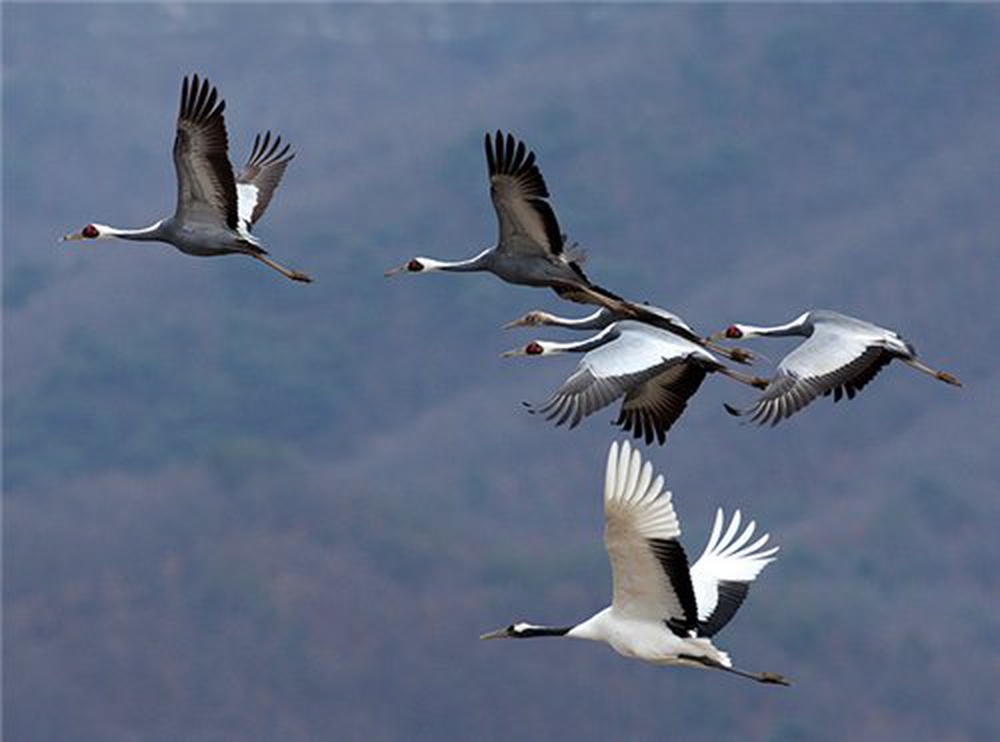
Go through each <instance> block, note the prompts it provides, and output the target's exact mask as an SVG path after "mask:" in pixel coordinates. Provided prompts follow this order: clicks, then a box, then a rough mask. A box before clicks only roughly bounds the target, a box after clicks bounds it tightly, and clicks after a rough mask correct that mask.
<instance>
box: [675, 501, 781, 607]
mask: <svg viewBox="0 0 1000 742" xmlns="http://www.w3.org/2000/svg"><path fill="white" fill-rule="evenodd" d="M740 521H741V515H740V511H739V510H737V511H736V512H735V513H733V519H732V520H731V521H730V523H729V528H727V529H726V532H725V535H722V528H723V525H724V524H725V515H724V514H723V512H722V508H719V509H718V511H716V514H715V524H714V525H713V526H712V534H711V535H710V536H709V538H708V544H706V545H705V551H704V552H702V555H701V556H700V557H698V561H697V562H695V563H694V566H693V567H691V582H692V584H693V587H694V596H695V602H696V603H697V604H698V619H699V620H700V621H704V620H706V619H707V618H708V617H709V616H711V615H712V612H713V611H714V610H715V607H716V606H717V605H718V602H719V583H720V582H723V581H725V582H745V583H749V582H753V580H754V579H756V577H757V575H758V574H760V571H761V570H762V569H764V567H766V566H767V565H768V564H769V563H770V562H773V561H774V558H775V557H774V555H775V554H777V553H778V547H777V546H773V547H771V548H770V549H764V548H763V547H764V545H765V544H766V543H767V541H768V539H769V538H770V536H769V535H768V534H766V533H765V534H764V535H763V536H761V537H760V538H758V539H757V540H756V541H754V542H753V543H752V544H749V545H747V542H748V541H749V540H750V539H751V537H752V536H753V534H754V530H755V529H756V525H757V524H756V523H755V522H754V521H750V523H749V524H747V527H746V528H745V529H744V530H743V532H742V533H739V529H740ZM737 534H739V535H738V536H737Z"/></svg>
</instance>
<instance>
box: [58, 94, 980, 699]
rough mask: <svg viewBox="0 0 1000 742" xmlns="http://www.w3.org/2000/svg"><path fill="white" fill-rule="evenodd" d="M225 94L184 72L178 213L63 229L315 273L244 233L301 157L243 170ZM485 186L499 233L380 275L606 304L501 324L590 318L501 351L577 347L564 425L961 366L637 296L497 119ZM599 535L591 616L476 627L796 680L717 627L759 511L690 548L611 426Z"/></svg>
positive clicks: (748, 555) (729, 606)
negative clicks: (769, 372)
mask: <svg viewBox="0 0 1000 742" xmlns="http://www.w3.org/2000/svg"><path fill="white" fill-rule="evenodd" d="M224 110H225V102H224V101H223V100H222V99H221V98H220V97H219V95H218V92H217V91H216V89H215V88H214V87H213V86H212V85H211V84H210V83H209V81H208V80H207V79H199V77H198V76H197V75H194V76H192V77H191V78H190V79H188V78H184V81H183V84H182V88H181V103H180V112H179V114H178V117H177V132H176V137H175V139H174V149H173V157H174V165H175V168H176V174H177V206H176V210H175V212H174V214H173V216H169V217H166V218H163V219H160V220H159V221H157V222H155V223H154V224H152V225H151V226H149V227H145V228H142V229H118V228H114V227H109V226H106V225H103V224H96V223H90V224H87V225H86V226H85V227H84V228H83V229H82V230H80V231H79V232H76V233H73V234H69V235H66V236H65V237H64V238H63V239H64V240H93V239H103V238H110V237H117V238H120V239H126V240H140V241H158V242H166V243H168V244H171V245H173V246H174V247H176V248H177V249H178V250H180V251H181V252H183V253H185V254H188V255H195V256H201V257H208V256H217V255H230V254H241V255H247V256H249V257H251V258H253V259H255V260H257V261H259V262H261V263H262V264H264V265H266V266H267V267H269V268H271V269H273V270H275V271H277V272H278V273H281V274H282V275H283V276H285V277H286V278H289V279H291V280H293V281H299V282H310V281H311V280H312V279H311V278H310V277H309V276H307V275H306V274H304V273H301V272H299V271H295V270H291V269H289V268H286V267H284V266H282V265H280V264H278V263H276V262H274V261H273V260H271V259H270V258H268V257H266V256H267V251H266V249H265V248H264V245H263V244H262V242H261V241H260V240H259V239H257V237H255V236H254V235H253V234H252V230H253V227H254V226H255V225H256V223H257V222H258V221H259V219H260V218H261V216H263V214H264V211H265V210H266V209H267V206H268V204H269V203H270V201H271V198H272V196H273V195H274V191H275V190H276V189H277V187H278V185H279V184H280V182H281V179H282V176H283V175H284V173H285V170H286V168H287V167H288V164H289V162H291V160H292V158H293V157H294V156H295V155H294V154H293V153H292V152H291V151H290V148H289V146H288V145H285V146H284V147H282V141H281V137H279V136H275V137H274V138H273V139H272V136H271V133H270V132H267V133H265V134H264V135H263V136H261V135H260V134H258V135H257V136H256V138H255V140H254V145H253V148H252V151H251V153H250V156H249V158H248V159H247V162H246V164H245V165H244V167H243V169H242V170H241V171H240V172H239V173H236V172H234V170H233V167H232V165H231V163H230V160H229V154H228V137H227V133H226V125H225V119H224V117H223V112H224ZM485 150H486V162H487V171H488V177H489V185H490V198H491V199H492V201H493V206H494V209H495V210H496V214H497V221H498V224H499V235H498V238H497V242H496V244H495V245H494V246H493V247H490V248H488V249H485V250H483V251H482V252H480V253H478V254H477V255H475V256H474V257H472V258H469V259H466V260H458V261H444V260H438V259H434V258H427V257H420V256H418V257H414V258H412V259H410V260H408V261H407V262H406V263H404V264H403V265H401V266H399V267H398V268H394V269H392V270H389V271H386V273H385V275H386V276H387V277H388V276H392V275H396V274H423V273H432V272H438V271H444V272H484V271H485V272H489V273H493V274H494V275H496V276H497V277H499V278H500V279H502V280H504V281H506V282H508V283H511V284H517V285H522V286H534V287H543V288H550V289H552V290H553V291H555V292H556V294H558V295H559V296H560V297H561V298H563V299H566V300H569V301H572V302H576V303H580V304H588V305H593V306H596V307H598V308H597V310H596V311H595V312H593V313H592V314H590V315H587V316H585V317H580V318H575V319H574V318H566V317H559V316H556V315H553V314H549V313H547V312H542V311H532V312H529V313H527V314H525V315H524V316H523V317H521V318H519V319H517V320H514V321H513V322H510V323H508V324H507V325H505V327H506V328H516V327H535V326H555V327H562V328H567V329H571V330H579V331H596V334H594V335H592V336H590V337H588V338H586V339H584V340H580V341H577V342H552V341H546V340H533V341H531V342H529V343H527V344H526V345H524V346H523V347H520V348H517V349H515V350H512V351H509V352H507V353H504V354H503V355H504V356H548V355H557V354H560V353H582V354H583V357H582V358H581V360H580V362H579V365H578V367H577V369H576V371H575V373H573V375H572V376H570V377H569V378H568V379H567V380H566V381H565V382H564V383H563V384H562V385H561V386H560V387H559V388H558V389H557V390H556V392H555V393H554V394H553V395H552V396H551V398H550V399H549V400H548V401H546V402H544V403H542V404H540V405H528V409H529V411H530V412H533V413H537V414H539V415H542V416H543V417H545V418H546V419H547V420H550V421H554V422H555V424H556V425H563V424H564V423H568V424H569V427H570V428H573V427H575V426H576V425H578V424H579V423H580V422H581V421H582V420H583V419H584V418H585V417H587V416H589V415H592V414H593V413H595V412H597V411H598V410H601V409H603V408H605V407H607V406H609V405H611V404H612V403H613V402H615V401H616V400H618V399H622V404H621V409H620V411H619V414H618V418H617V419H616V420H615V422H614V424H615V425H617V426H619V427H620V428H622V429H623V430H625V431H627V432H630V433H631V434H632V435H633V436H634V437H635V438H637V439H641V440H644V441H645V442H646V444H653V443H654V442H655V443H659V444H661V445H662V444H664V443H665V441H666V437H667V432H668V431H669V430H670V429H671V428H672V426H673V425H674V424H675V423H676V422H677V420H678V419H679V418H680V417H681V415H682V414H683V413H684V410H685V409H686V407H687V405H688V402H689V401H690V399H691V398H692V397H693V396H694V394H695V393H696V392H697V391H698V389H699V387H700V386H701V384H702V382H704V380H705V378H706V377H707V376H708V375H710V374H718V375H720V376H724V377H727V378H729V379H732V380H734V381H737V382H740V383H742V384H746V385H749V386H753V387H755V388H758V389H760V390H762V391H761V394H760V397H759V398H758V399H757V401H756V402H754V403H753V404H752V405H751V406H750V407H749V408H747V409H744V410H740V409H737V408H735V407H733V406H731V405H728V404H727V405H726V410H727V411H729V412H730V413H731V414H733V415H737V416H746V418H747V420H748V421H751V422H755V423H759V424H761V425H764V424H770V425H775V424H777V423H778V422H780V421H781V420H783V419H785V418H788V417H790V416H791V415H793V414H795V413H796V412H798V411H799V410H801V409H802V408H803V407H805V406H806V405H808V404H809V403H810V402H812V401H813V400H814V399H816V397H818V396H821V395H823V396H826V395H831V394H832V395H833V397H834V401H839V400H840V399H841V398H842V397H843V396H844V395H845V394H846V396H847V397H848V398H853V397H854V395H855V394H856V393H857V392H858V391H860V390H861V389H862V388H864V387H865V386H866V385H867V384H868V383H869V382H870V381H871V380H872V379H873V378H874V377H875V376H876V375H877V374H878V372H879V371H880V370H881V369H882V368H883V367H884V366H886V365H887V364H888V363H889V362H890V361H892V360H893V359H898V360H900V361H902V362H903V363H905V364H907V365H909V366H911V367H913V368H915V369H917V370H918V371H921V372H924V373H926V374H929V375H931V376H933V377H934V378H936V379H938V380H940V381H943V382H945V383H947V384H951V385H954V386H961V384H960V383H959V381H958V380H957V379H956V378H955V377H954V376H952V375H951V374H948V373H945V372H943V371H937V370H935V369H932V368H930V367H929V366H927V365H926V364H924V363H923V362H922V361H920V360H918V359H917V357H916V352H915V350H914V348H913V346H912V345H911V344H910V343H908V342H907V341H905V340H903V339H902V338H901V337H900V336H899V335H897V334H896V333H895V332H893V331H891V330H887V329H885V328H882V327H879V326H877V325H875V324H872V323H870V322H866V321H863V320H859V319H855V318H853V317H848V316H846V315H843V314H839V313H837V312H831V311H826V310H813V311H809V312H805V313H803V314H802V315H801V316H799V317H798V318H797V319H795V320H793V321H792V322H789V323H787V324H784V325H777V326H774V327H757V326H753V325H747V324H734V325H731V326H729V327H728V328H727V329H726V330H724V331H722V332H718V333H715V334H714V335H711V336H709V337H704V336H702V335H700V334H698V333H697V332H696V331H695V330H693V329H692V328H691V326H690V325H688V324H687V323H686V322H685V321H684V320H682V319H681V318H680V317H678V316H677V315H676V314H673V313H672V312H669V311H667V310H665V309H661V308H659V307H655V306H651V305H649V304H641V303H635V302H632V301H630V300H628V299H626V298H623V297H621V296H619V295H617V294H615V293H613V292H611V291H609V290H607V289H605V288H602V287H601V286H598V285H596V284H594V283H593V282H591V280H590V279H589V278H588V277H587V275H586V274H585V273H584V271H583V268H582V265H581V263H582V258H583V254H582V252H581V251H580V250H579V249H578V248H577V247H576V246H575V245H574V244H571V243H569V242H568V240H567V238H566V235H565V234H564V233H563V232H562V230H561V229H560V226H559V222H558V220H557V219H556V215H555V211H554V210H553V208H552V206H551V204H550V203H549V201H548V198H549V190H548V187H547V186H546V184H545V180H544V178H543V177H542V173H541V171H540V169H539V167H538V164H537V162H536V159H535V154H534V152H532V151H530V150H528V148H527V147H526V146H525V144H524V142H521V141H519V140H517V139H515V138H514V136H513V135H511V134H507V135H506V136H505V135H504V134H503V133H502V132H500V131H497V132H496V135H495V136H491V135H490V134H487V135H486V137H485ZM772 336H800V337H804V338H805V340H804V342H802V343H801V344H800V345H799V346H798V347H797V348H795V349H794V350H793V351H791V352H790V353H789V354H788V355H787V356H785V357H784V358H783V359H782V360H781V361H780V362H779V363H778V365H777V368H776V371H775V373H774V375H773V376H771V378H769V379H765V378H761V377H757V376H752V375H748V374H746V373H743V372H742V371H737V370H735V369H733V368H730V367H729V366H727V365H726V364H725V363H724V362H722V361H721V360H719V356H721V357H723V358H726V359H728V360H730V361H733V362H736V363H740V364H748V363H750V362H752V361H753V360H754V356H753V354H751V353H749V352H748V351H746V350H744V349H742V348H734V347H726V346H723V345H721V344H720V343H721V342H722V341H725V340H746V339H750V338H755V337H772ZM604 515H605V532H604V543H605V546H606V547H607V551H608V557H609V559H610V561H611V568H612V574H613V597H612V602H611V606H609V607H608V608H606V609H604V610H603V611H601V612H599V613H597V614H596V615H595V616H593V617H591V618H589V619H587V620H586V621H584V622H582V623H579V624H576V625H573V626H563V627H551V626H538V625H534V624H529V623H524V622H518V623H514V624H511V625H510V626H507V627H506V628H503V629H500V630H497V631H494V632H490V633H488V634H484V635H483V636H482V637H481V638H483V639H498V638H528V637H541V636H568V637H574V638H581V639H590V640H594V641H603V642H605V643H607V644H609V645H610V646H611V647H612V648H613V649H615V651H617V652H618V653H620V654H622V655H624V656H626V657H632V658H636V659H641V660H645V661H647V662H651V663H654V664H662V665H682V666H691V667H702V668H714V669H719V670H724V671H726V672H729V673H734V674H736V675H739V676H742V677H746V678H750V679H753V680H756V681H759V682H762V683H771V684H780V685H787V684H788V681H787V680H786V679H785V678H784V677H783V676H781V675H778V674H775V673H753V672H746V671H744V670H739V669H736V668H734V667H733V665H732V662H731V661H730V659H729V656H728V655H727V654H726V653H725V652H723V651H721V650H719V649H718V648H717V647H716V646H715V645H714V644H713V643H712V637H714V636H715V634H716V633H717V632H718V631H719V630H721V629H722V628H723V627H724V626H725V625H726V624H728V623H729V621H730V620H731V619H732V617H733V616H734V615H735V613H736V611H737V609H738V608H739V607H740V605H741V604H742V603H743V600H744V598H745V597H746V595H747V591H748V589H749V586H750V583H751V582H753V580H754V579H755V578H756V577H757V575H758V574H759V573H760V572H761V570H762V569H763V568H764V567H765V566H766V565H767V564H768V563H769V562H771V561H773V559H774V558H775V554H776V553H777V551H778V548H777V547H770V548H765V545H766V543H767V541H768V536H767V535H766V534H765V535H763V536H761V537H759V538H758V539H757V540H755V541H753V542H752V543H750V541H751V539H752V538H753V535H754V531H755V528H756V526H755V523H754V522H752V521H751V522H750V523H749V524H747V525H746V526H745V527H744V528H743V529H742V530H741V515H740V512H739V511H736V512H735V513H734V514H733V517H732V518H731V519H730V520H729V521H728V525H727V522H726V519H725V517H724V515H723V513H722V511H721V509H720V510H719V511H718V514H717V516H716V520H715V524H714V526H713V529H712V533H711V536H710V537H709V540H708V544H707V546H706V547H705V550H704V552H703V553H702V555H701V556H700V557H699V559H698V560H697V561H696V562H695V563H694V564H693V565H691V566H689V564H688V560H687V557H686V555H685V551H684V548H683V547H682V546H681V543H680V541H679V536H680V526H679V523H678V520H677V516H676V514H675V513H674V509H673V504H672V501H671V494H670V492H669V491H667V490H665V489H664V480H663V477H662V476H656V477H654V476H653V467H652V465H651V464H650V463H649V462H644V461H643V458H642V455H641V454H640V453H639V451H638V450H637V449H633V448H632V446H631V445H630V444H629V442H628V441H627V440H626V441H623V442H622V443H620V444H619V443H617V442H613V443H612V444H611V447H610V451H609V454H608V459H607V469H606V475H605V484H604Z"/></svg>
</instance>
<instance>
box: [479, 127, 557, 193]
mask: <svg viewBox="0 0 1000 742" xmlns="http://www.w3.org/2000/svg"><path fill="white" fill-rule="evenodd" d="M484 143H485V148H486V165H487V168H488V171H489V175H490V177H491V178H492V177H493V176H495V175H510V176H513V177H516V178H517V179H518V180H519V181H520V183H521V186H522V187H523V188H524V189H525V192H526V195H528V196H534V197H536V198H548V197H549V189H548V186H546V184H545V178H543V177H542V171H541V170H539V168H538V164H537V163H536V162H535V153H534V152H533V151H532V150H530V149H528V148H527V146H526V145H525V144H524V142H523V141H521V140H519V139H517V138H516V137H515V136H514V135H513V134H511V133H510V132H507V135H506V136H504V133H503V132H502V131H501V130H500V129H497V131H496V136H495V138H493V137H491V136H490V133H489V132H486V137H485V140H484Z"/></svg>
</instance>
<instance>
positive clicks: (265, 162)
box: [236, 131, 295, 229]
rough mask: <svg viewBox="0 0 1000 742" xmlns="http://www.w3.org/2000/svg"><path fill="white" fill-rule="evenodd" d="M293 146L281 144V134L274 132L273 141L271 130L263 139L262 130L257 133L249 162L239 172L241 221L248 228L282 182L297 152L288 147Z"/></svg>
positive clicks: (237, 179) (262, 213) (258, 217)
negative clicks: (272, 139)
mask: <svg viewBox="0 0 1000 742" xmlns="http://www.w3.org/2000/svg"><path fill="white" fill-rule="evenodd" d="M290 146H291V145H288V144H286V145H285V146H284V147H282V146H281V137H280V136H275V137H274V142H272V141H271V132H270V131H268V132H265V134H264V138H263V140H262V139H261V136H260V134H257V135H256V136H255V137H254V139H253V149H252V150H250V157H248V158H247V164H246V165H244V166H243V170H242V171H241V172H240V174H239V175H237V176H236V196H237V199H238V203H239V215H240V221H241V222H242V223H243V224H245V225H246V227H247V229H250V227H252V226H253V225H254V224H256V223H257V221H258V220H259V219H260V218H261V217H262V216H263V215H264V210H265V209H267V205H268V204H269V203H271V197H272V196H273V195H274V191H275V190H276V189H277V188H278V184H279V183H281V178H282V176H284V174H285V168H287V167H288V163H289V162H291V161H292V159H293V158H294V157H295V153H294V152H291V153H289V151H288V150H289V148H290Z"/></svg>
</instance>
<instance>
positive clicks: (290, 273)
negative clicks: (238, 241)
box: [247, 253, 312, 283]
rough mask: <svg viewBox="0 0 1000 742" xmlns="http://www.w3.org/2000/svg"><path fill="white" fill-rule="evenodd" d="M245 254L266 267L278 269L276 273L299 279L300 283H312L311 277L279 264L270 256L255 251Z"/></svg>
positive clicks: (295, 279)
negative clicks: (266, 256)
mask: <svg viewBox="0 0 1000 742" xmlns="http://www.w3.org/2000/svg"><path fill="white" fill-rule="evenodd" d="M247 254H248V255H249V256H250V257H251V258H253V259H254V260H259V261H260V262H261V263H263V264H264V265H266V266H267V267H268V268H270V269H272V270H276V271H278V273H280V274H281V275H283V276H284V277H285V278H289V279H291V280H292V281H299V282H301V283H312V278H310V277H309V276H308V275H306V274H305V273H302V272H301V271H293V270H292V269H290V268H286V267H285V266H283V265H280V264H279V263H275V262H274V261H273V260H271V259H270V258H265V257H264V256H263V255H258V254H257V253H247Z"/></svg>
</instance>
